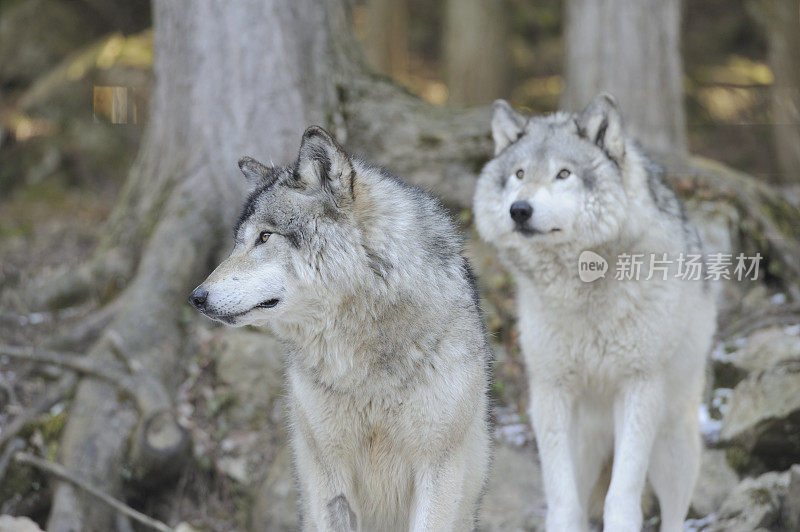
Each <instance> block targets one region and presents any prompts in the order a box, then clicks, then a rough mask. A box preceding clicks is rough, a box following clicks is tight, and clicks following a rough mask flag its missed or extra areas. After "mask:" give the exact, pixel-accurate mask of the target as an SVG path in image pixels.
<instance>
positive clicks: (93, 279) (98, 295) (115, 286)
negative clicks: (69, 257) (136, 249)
mask: <svg viewBox="0 0 800 532" xmlns="http://www.w3.org/2000/svg"><path fill="white" fill-rule="evenodd" d="M134 260H135V257H133V256H130V253H123V252H122V251H121V250H119V249H113V250H107V251H100V252H98V253H97V254H96V255H95V256H94V257H93V258H92V259H90V260H89V261H88V262H85V263H84V264H82V265H80V266H78V267H77V268H75V269H65V270H64V271H62V272H61V273H60V274H58V275H55V276H52V277H50V278H48V279H47V280H46V281H40V282H38V283H37V285H38V286H37V287H36V289H35V291H34V292H33V293H32V294H31V295H30V297H29V298H30V300H31V305H32V306H33V308H36V309H48V310H52V309H59V308H64V307H68V306H72V305H76V304H78V303H82V302H84V301H87V300H89V299H99V300H107V299H108V298H109V297H110V296H112V295H113V294H116V293H119V292H120V291H121V290H122V289H123V288H124V286H125V284H126V283H127V282H128V280H130V277H131V275H132V274H133V269H134V266H135V264H134Z"/></svg>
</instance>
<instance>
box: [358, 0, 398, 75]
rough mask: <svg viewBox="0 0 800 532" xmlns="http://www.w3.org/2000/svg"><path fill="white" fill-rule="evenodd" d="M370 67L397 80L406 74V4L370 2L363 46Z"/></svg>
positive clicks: (375, 0) (395, 1)
mask: <svg viewBox="0 0 800 532" xmlns="http://www.w3.org/2000/svg"><path fill="white" fill-rule="evenodd" d="M364 50H365V52H366V54H367V59H369V62H370V64H371V65H372V66H373V67H375V68H376V69H378V70H380V71H381V72H385V73H387V74H389V75H391V76H394V77H398V76H401V77H402V75H404V74H405V73H406V71H407V70H408V2H407V0H369V1H368V2H367V38H366V42H365V46H364Z"/></svg>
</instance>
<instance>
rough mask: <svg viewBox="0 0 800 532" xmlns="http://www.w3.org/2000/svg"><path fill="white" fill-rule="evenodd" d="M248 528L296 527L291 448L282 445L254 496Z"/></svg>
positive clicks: (294, 528)
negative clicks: (250, 523) (250, 524)
mask: <svg viewBox="0 0 800 532" xmlns="http://www.w3.org/2000/svg"><path fill="white" fill-rule="evenodd" d="M251 521H252V526H251V527H250V529H251V530H298V529H299V527H300V520H299V515H298V510H297V492H296V490H295V483H294V478H293V476H292V466H291V451H290V450H289V446H288V445H284V446H282V447H281V448H280V449H279V450H278V452H277V453H276V454H275V457H274V458H273V460H272V463H271V464H270V466H269V469H268V471H267V476H266V478H265V479H264V482H263V483H262V484H261V487H260V488H259V489H258V492H257V493H256V496H255V504H254V505H253V511H252V515H251Z"/></svg>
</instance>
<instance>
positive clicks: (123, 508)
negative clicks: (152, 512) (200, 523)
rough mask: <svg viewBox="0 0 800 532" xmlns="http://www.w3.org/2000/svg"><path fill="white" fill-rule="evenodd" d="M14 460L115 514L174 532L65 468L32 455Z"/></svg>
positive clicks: (21, 453)
mask: <svg viewBox="0 0 800 532" xmlns="http://www.w3.org/2000/svg"><path fill="white" fill-rule="evenodd" d="M14 459H15V460H16V461H17V462H19V463H21V464H26V465H30V466H33V467H36V468H37V469H41V470H42V471H45V472H47V473H50V474H52V475H55V476H56V477H58V478H60V479H61V480H66V481H67V482H70V483H71V484H73V485H75V486H77V487H78V488H80V489H82V490H83V491H85V492H87V493H89V494H91V495H92V496H94V497H96V498H97V499H99V500H101V501H103V502H104V503H106V504H107V505H109V506H111V507H112V508H113V509H114V510H116V511H117V512H119V513H121V514H123V515H126V516H128V517H130V518H131V519H135V520H136V521H138V522H140V523H142V524H143V525H145V526H148V527H150V528H152V529H154V530H158V531H160V532H174V529H172V528H170V527H169V526H168V525H167V524H166V523H164V522H162V521H159V520H157V519H153V518H152V517H149V516H147V515H145V514H143V513H141V512H139V511H137V510H134V509H133V508H131V507H130V506H128V505H127V504H125V503H124V502H122V501H120V500H119V499H115V498H114V497H111V496H110V495H106V494H105V493H103V492H102V491H100V490H99V489H97V488H95V487H94V486H92V485H91V484H89V483H88V482H86V481H85V480H83V479H81V478H79V477H78V476H76V475H75V473H73V472H71V471H69V470H67V468H65V467H63V466H61V465H59V464H56V463H54V462H48V461H47V460H42V459H41V458H38V457H36V456H33V455H32V454H28V453H23V452H18V453H16V454H15V455H14Z"/></svg>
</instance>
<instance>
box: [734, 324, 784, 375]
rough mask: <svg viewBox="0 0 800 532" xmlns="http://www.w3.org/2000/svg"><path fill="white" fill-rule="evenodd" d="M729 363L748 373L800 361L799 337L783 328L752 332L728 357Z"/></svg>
mask: <svg viewBox="0 0 800 532" xmlns="http://www.w3.org/2000/svg"><path fill="white" fill-rule="evenodd" d="M730 360H731V363H733V364H734V365H735V366H736V367H737V368H740V369H741V370H743V371H746V372H748V373H751V372H754V371H762V370H766V369H769V368H771V367H773V366H775V365H777V364H781V363H783V362H785V361H792V360H794V361H800V337H798V336H796V335H794V334H787V333H786V328H784V327H771V328H769V329H762V330H760V331H757V332H754V333H753V334H751V335H750V336H749V337H748V338H747V342H746V343H745V344H744V345H743V346H742V347H741V348H739V349H738V350H737V351H734V352H733V353H732V354H731V356H730Z"/></svg>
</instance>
